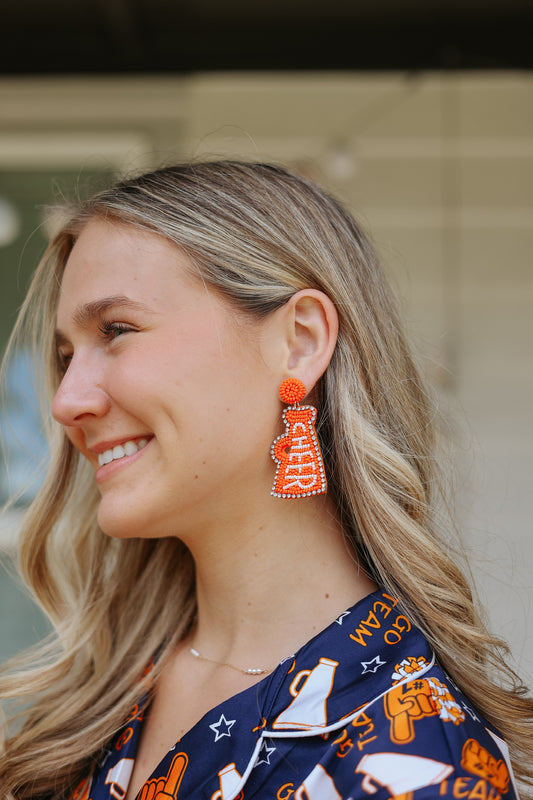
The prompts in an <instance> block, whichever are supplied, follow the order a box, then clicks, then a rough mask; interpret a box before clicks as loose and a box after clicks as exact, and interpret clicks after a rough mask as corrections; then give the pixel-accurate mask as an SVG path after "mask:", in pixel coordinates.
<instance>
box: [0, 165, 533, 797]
mask: <svg viewBox="0 0 533 800" xmlns="http://www.w3.org/2000/svg"><path fill="white" fill-rule="evenodd" d="M22 320H23V321H22V322H20V323H19V329H20V328H21V326H22V325H23V324H26V325H31V326H32V335H33V340H34V343H35V344H36V345H38V349H39V348H40V350H41V352H44V357H45V359H46V362H47V363H48V364H49V365H50V370H49V391H50V393H51V396H52V397H53V401H52V415H53V417H54V418H55V420H56V422H57V423H59V425H55V426H54V427H53V430H52V435H53V437H54V442H53V445H52V456H51V465H50V472H49V476H48V480H47V482H46V484H45V486H44V487H43V489H42V491H41V493H40V495H39V496H38V498H37V499H36V501H35V503H34V504H33V506H32V508H31V510H30V513H29V515H28V518H27V521H26V524H25V528H24V531H23V532H22V536H21V551H20V553H21V554H20V558H21V565H22V570H23V574H24V576H25V578H26V581H27V582H28V584H29V585H30V586H31V587H32V589H33V591H34V593H35V595H36V596H37V598H38V600H39V602H40V603H41V605H42V606H43V607H44V609H45V610H46V612H47V613H48V614H49V616H50V618H51V619H52V621H53V623H54V625H55V628H56V630H57V637H56V639H55V640H54V641H53V642H52V643H51V644H48V645H47V646H45V647H44V649H43V650H42V653H41V658H40V661H39V662H38V666H35V665H34V664H33V666H32V668H31V669H30V668H29V667H28V665H26V667H25V669H24V670H22V669H19V671H18V672H17V671H15V672H12V673H11V674H10V675H8V676H7V677H5V678H4V680H3V683H2V693H3V695H4V696H6V697H10V698H13V697H15V696H18V697H20V698H21V699H22V700H24V701H26V702H27V700H28V697H31V698H33V699H34V703H33V705H32V707H31V709H30V711H27V712H26V716H25V721H24V725H23V726H22V728H21V730H20V731H19V732H17V733H14V734H13V735H12V737H11V738H10V739H8V740H7V742H6V744H5V754H4V757H3V761H2V766H1V767H0V785H1V786H2V788H3V796H6V797H16V798H29V797H32V798H65V797H71V798H75V799H76V800H79V799H80V798H89V797H90V798H92V800H101V798H117V799H118V800H124V799H125V800H133V798H135V797H140V798H141V800H149V799H150V800H151V798H159V800H163V798H165V799H167V798H182V797H186V798H211V800H230V798H237V797H239V798H243V797H245V798H251V797H260V798H279V799H280V800H285V798H290V797H294V800H302V798H306V799H308V800H330V799H331V800H334V799H335V798H339V797H342V798H348V797H353V798H360V797H366V796H367V795H369V794H373V795H375V796H376V798H377V797H391V796H399V795H401V796H407V795H408V796H409V797H411V796H413V797H415V796H416V797H417V798H419V797H420V798H422V797H424V798H427V797H459V796H461V797H467V796H468V797H482V798H492V799H493V800H496V798H498V797H505V798H512V797H516V796H517V794H516V785H515V780H514V778H513V775H512V769H511V759H512V761H513V766H514V769H515V774H516V777H517V778H522V779H523V780H524V781H526V782H529V784H531V783H532V781H533V770H532V767H531V762H530V755H531V749H532V736H531V719H532V717H533V708H532V705H533V704H532V701H531V700H529V699H527V698H526V697H525V696H524V691H525V690H524V689H523V687H520V685H513V684H512V681H513V680H514V676H513V675H512V673H511V672H510V670H509V669H507V668H505V666H504V664H505V662H504V661H503V660H502V658H501V653H500V651H499V650H498V649H497V648H499V647H501V644H500V642H498V641H497V640H495V639H493V638H492V637H490V636H489V635H488V634H487V632H486V631H485V629H484V628H483V626H482V624H481V622H480V620H479V618H478V616H477V614H476V611H475V610H474V606H473V603H472V598H471V592H470V589H469V587H468V584H467V582H466V581H465V579H464V577H463V576H462V574H461V572H460V571H459V570H458V569H457V568H456V567H455V566H454V564H453V563H452V561H451V559H450V558H449V556H448V554H447V552H446V547H445V545H443V544H442V543H441V542H440V541H439V539H438V537H437V536H436V534H435V533H434V531H433V523H432V494H433V492H434V488H435V486H434V485H435V476H434V466H433V463H432V446H433V443H432V435H433V434H432V410H431V409H430V408H429V404H428V401H427V396H426V393H425V391H424V388H423V386H422V384H421V381H420V378H419V376H418V373H417V371H416V369H415V367H414V365H413V362H412V360H411V357H410V355H409V352H408V349H407V347H406V344H405V342H404V338H403V335H402V332H401V327H400V324H399V322H398V319H397V314H396V310H395V306H394V302H393V300H392V299H391V296H390V292H389V289H388V287H387V284H386V281H385V279H384V277H383V275H382V273H381V271H380V269H379V267H378V265H377V263H376V259H375V256H374V254H373V252H372V249H371V247H370V245H369V243H368V242H367V240H366V239H365V238H364V236H363V234H362V233H361V232H360V230H359V229H358V227H357V226H356V224H355V223H354V221H353V220H352V218H351V217H350V216H349V215H348V214H347V213H346V212H345V211H344V210H343V209H342V208H341V207H340V206H339V205H338V204H337V203H336V202H335V201H334V200H333V199H332V198H330V197H329V196H328V195H326V194H325V193H324V192H322V191H321V190H320V189H318V188H317V187H316V186H314V185H313V184H311V183H309V182H307V181H306V180H304V179H303V178H300V177H298V176H296V175H293V174H290V173H289V172H287V171H285V170H284V169H280V168H278V167H274V166H268V165H262V164H245V163H236V162H213V163H203V164H190V165H185V166H178V167H171V168H167V169H161V170H158V171H156V172H154V173H151V174H148V175H145V176H141V177H139V178H134V179H132V180H128V181H125V182H124V183H121V184H119V185H118V186H116V187H114V188H113V189H110V190H108V191H104V192H102V193H100V194H99V195H97V196H96V197H94V198H93V199H92V200H90V201H89V202H87V203H86V204H84V205H83V206H82V207H81V208H79V209H77V210H76V211H74V212H73V214H72V217H71V219H70V221H69V222H68V223H67V224H65V226H64V227H63V229H62V230H61V231H60V232H59V233H58V235H57V236H56V237H55V239H54V241H53V242H52V244H51V245H50V248H49V249H48V251H47V253H46V255H45V257H44V259H43V261H42V263H41V265H40V267H39V269H38V271H37V274H36V276H35V279H34V283H33V285H32V288H31V290H30V295H29V298H28V300H27V302H26V305H25V307H24V309H23V311H22ZM278 390H280V394H278ZM315 418H316V420H315ZM315 423H316V427H315ZM272 442H274V444H272ZM320 448H321V450H320ZM102 532H103V533H102ZM33 658H35V656H34V655H33ZM495 668H496V669H498V670H499V672H500V675H501V674H502V673H503V677H504V678H510V679H511V688H507V689H505V688H501V687H500V685H499V682H498V683H497V682H495V680H494V679H493V677H491V676H492V670H494V669H495ZM444 670H446V672H445V671H444ZM35 698H37V699H35ZM504 739H505V740H506V742H507V745H508V747H509V749H510V757H509V755H508V750H507V745H506V744H505V741H504ZM458 792H459V794H458ZM461 792H462V794H461ZM410 793H413V794H412V795H411V794H410Z"/></svg>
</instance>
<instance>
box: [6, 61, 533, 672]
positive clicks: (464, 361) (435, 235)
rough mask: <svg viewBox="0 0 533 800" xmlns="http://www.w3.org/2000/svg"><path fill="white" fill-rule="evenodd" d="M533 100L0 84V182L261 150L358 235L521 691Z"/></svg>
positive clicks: (443, 88)
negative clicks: (317, 184)
mask: <svg viewBox="0 0 533 800" xmlns="http://www.w3.org/2000/svg"><path fill="white" fill-rule="evenodd" d="M532 94H533V81H532V79H531V76H529V75H526V74H519V73H516V74H513V73H505V74H487V73H483V74H479V75H477V74H468V75H461V74H450V75H432V74H428V75H419V76H410V77H409V76H404V75H400V74H390V75H382V74H380V75H374V76H372V75H370V76H368V75H357V74H316V75H309V74H305V75H304V74H302V75H294V74H292V75H283V74H279V75H277V74H271V75H265V74H263V75H196V76H191V77H188V78H169V77H165V78H161V79H155V78H154V79H152V78H150V79H145V78H139V79H124V80H120V79H115V78H113V79H109V80H108V79H101V80H75V79H71V80H56V81H53V80H42V81H36V80H29V79H20V80H10V81H1V82H0V108H1V109H2V116H1V120H0V174H1V173H2V172H4V173H7V172H9V171H13V170H15V169H18V170H27V171H32V170H37V171H39V170H41V171H42V170H48V171H53V170H54V169H57V170H58V171H71V170H78V171H79V175H80V181H81V182H83V177H84V174H85V173H91V174H92V173H94V172H97V171H98V170H104V169H106V170H107V169H113V170H119V171H120V170H124V169H126V170H128V169H134V170H139V169H142V168H145V167H149V166H152V165H157V164H159V163H161V162H169V161H172V160H174V159H176V158H180V157H190V156H207V155H210V156H219V155H237V156H245V157H252V158H259V159H270V160H272V159H273V160H277V161H282V162H286V163H289V164H293V165H296V166H298V167H299V168H300V169H302V170H305V171H307V172H308V173H309V174H310V175H312V176H314V177H316V178H318V179H319V180H320V181H322V183H324V184H326V185H327V186H328V187H329V188H330V189H332V190H333V191H334V192H335V193H337V194H338V195H340V197H341V198H342V199H343V200H344V201H345V202H346V203H347V204H348V205H349V206H350V207H351V208H352V210H353V211H354V212H355V213H356V215H357V216H358V218H359V219H360V220H362V221H363V223H364V224H366V225H367V226H368V227H369V228H370V229H371V231H372V232H373V235H374V239H375V242H376V244H377V247H378V249H379V250H380V252H381V253H382V255H383V258H384V260H385V262H386V265H387V269H388V271H389V274H390V275H391V278H392V280H393V282H394V284H395V285H396V287H397V289H398V291H399V293H400V295H401V298H402V304H403V306H404V310H405V314H406V318H407V320H408V327H409V330H410V332H411V335H412V337H413V341H414V343H415V346H416V348H417V349H418V352H419V354H420V356H421V359H422V362H423V365H424V369H425V370H426V372H427V374H428V376H429V377H430V379H431V381H432V382H433V384H434V386H435V387H436V391H437V395H438V398H439V404H440V408H441V412H442V419H443V423H442V428H443V433H444V435H445V438H446V439H447V441H448V445H449V446H448V458H449V459H450V462H453V465H454V467H455V470H456V477H455V482H454V490H453V503H454V505H455V510H456V518H457V522H458V527H459V529H460V531H461V533H462V536H463V539H464V542H465V544H466V548H467V550H468V551H469V553H470V556H471V559H472V566H473V569H474V572H475V574H476V577H477V579H478V583H479V589H480V594H481V596H482V598H483V600H484V602H485V603H486V604H487V606H488V609H489V613H490V619H491V624H492V626H493V628H494V629H495V631H496V632H497V633H499V634H500V635H502V636H503V637H504V638H506V639H507V640H508V641H509V642H510V643H511V645H512V647H513V651H514V654H515V657H516V663H517V664H518V665H519V667H520V669H521V671H522V672H523V674H524V675H525V676H526V678H527V679H528V681H529V683H530V684H531V683H533V637H532V636H531V635H529V636H527V635H526V633H527V632H528V631H529V632H531V629H532V627H533V625H532V619H533V611H532V605H533V598H532V584H533V579H532V577H531V564H532V563H533V539H532V537H531V519H532V517H533V500H532V492H531V489H530V487H531V482H532V479H533V435H532V411H531V408H532V405H531V399H530V398H531V394H532V390H533V370H532V369H531V357H530V351H531V343H532V338H531V334H532V328H533V315H532V313H531V306H532V304H533V303H532V301H533V277H532V276H533V272H532V269H531V252H532V249H533V248H532V245H533V241H532V240H533V213H532V211H533V180H532V178H533V140H532V138H531V134H532V132H533V103H532V100H533V97H532ZM0 258H1V251H0ZM445 466H447V465H445Z"/></svg>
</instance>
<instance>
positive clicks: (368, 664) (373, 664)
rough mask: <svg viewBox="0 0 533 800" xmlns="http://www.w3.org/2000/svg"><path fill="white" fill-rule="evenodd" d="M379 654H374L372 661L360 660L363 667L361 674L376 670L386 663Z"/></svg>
mask: <svg viewBox="0 0 533 800" xmlns="http://www.w3.org/2000/svg"><path fill="white" fill-rule="evenodd" d="M386 663H387V662H386V661H382V660H381V658H380V657H379V656H376V657H375V658H373V659H372V661H361V666H362V667H364V669H363V671H362V673H361V675H366V673H367V672H377V670H378V669H379V668H380V667H382V666H383V665H384V664H386Z"/></svg>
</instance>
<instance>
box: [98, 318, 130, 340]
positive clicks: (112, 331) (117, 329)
mask: <svg viewBox="0 0 533 800" xmlns="http://www.w3.org/2000/svg"><path fill="white" fill-rule="evenodd" d="M98 330H99V331H100V333H101V334H102V335H103V336H105V337H106V338H107V339H111V340H113V339H117V338H118V336H120V335H121V334H122V333H130V332H131V331H132V330H134V329H133V328H132V327H131V326H130V325H127V324H126V323H125V322H106V321H105V320H102V322H101V323H100V324H99V325H98Z"/></svg>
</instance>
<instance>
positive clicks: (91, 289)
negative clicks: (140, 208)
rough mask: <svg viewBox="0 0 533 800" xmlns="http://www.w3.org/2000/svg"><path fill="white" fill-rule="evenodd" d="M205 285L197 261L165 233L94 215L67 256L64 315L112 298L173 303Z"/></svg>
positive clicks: (61, 304)
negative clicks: (81, 304) (197, 286)
mask: <svg viewBox="0 0 533 800" xmlns="http://www.w3.org/2000/svg"><path fill="white" fill-rule="evenodd" d="M199 283H200V282H199V281H198V278H197V276H196V273H195V267H194V265H193V264H192V262H191V260H190V259H189V258H188V257H187V256H186V255H185V253H183V251H182V250H180V249H179V248H178V247H177V246H176V245H175V244H174V243H173V242H171V241H169V240H168V239H166V238H165V237H163V236H159V235H158V234H155V233H151V232H149V231H143V230H140V229H138V228H135V227H133V226H131V225H126V224H123V223H116V222H109V221H106V220H100V219H94V220H91V221H90V222H88V223H87V225H86V226H85V227H84V228H83V230H82V232H81V234H80V236H79V237H78V239H77V241H76V243H75V244H74V247H73V248H72V251H71V253H70V255H69V258H68V260H67V263H66V266H65V270H64V272H63V276H62V279H61V288H60V293H59V305H58V317H60V316H62V315H63V314H64V313H66V312H67V310H68V309H71V308H72V305H73V304H76V305H78V304H80V303H91V302H95V301H98V300H101V299H102V298H104V297H109V296H118V295H124V294H126V295H128V296H131V297H132V299H142V300H144V301H154V302H163V301H164V300H165V298H166V299H167V300H169V301H170V300H171V298H173V299H175V295H176V293H183V292H185V291H186V290H187V289H190V288H192V287H193V286H194V285H198V284H199ZM204 291H205V289H204Z"/></svg>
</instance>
